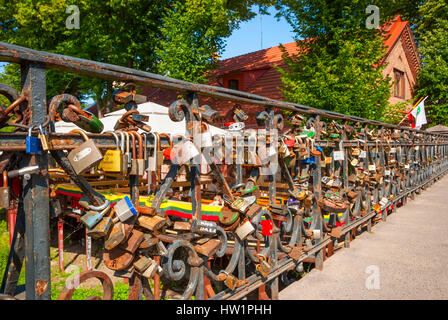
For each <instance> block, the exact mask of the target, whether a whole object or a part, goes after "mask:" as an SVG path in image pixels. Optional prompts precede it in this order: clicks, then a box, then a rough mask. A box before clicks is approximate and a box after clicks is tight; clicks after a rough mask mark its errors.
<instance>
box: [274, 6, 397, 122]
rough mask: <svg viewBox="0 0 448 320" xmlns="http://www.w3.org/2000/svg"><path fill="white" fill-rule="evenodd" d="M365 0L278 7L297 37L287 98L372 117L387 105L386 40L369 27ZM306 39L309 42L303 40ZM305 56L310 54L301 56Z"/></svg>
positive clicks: (285, 73) (288, 58) (288, 59)
mask: <svg viewBox="0 0 448 320" xmlns="http://www.w3.org/2000/svg"><path fill="white" fill-rule="evenodd" d="M369 4H370V1H367V0H357V1H350V0H338V1H331V2H329V1H324V0H318V1H314V0H313V1H311V0H299V1H295V0H283V1H280V3H279V5H278V9H280V15H283V16H284V17H285V18H286V20H287V21H288V22H289V23H290V24H291V26H292V27H293V30H294V32H295V33H296V39H297V40H298V41H297V45H298V54H293V55H288V53H286V51H285V50H284V48H283V52H284V55H283V59H284V62H285V64H286V65H287V68H286V69H285V70H282V69H279V71H280V72H281V73H282V81H283V86H284V88H285V89H284V90H283V93H284V96H285V98H286V100H288V101H293V102H297V103H301V104H305V105H310V106H312V107H316V108H320V109H326V110H332V111H336V112H340V113H345V114H350V115H356V116H360V117H364V118H370V119H380V118H382V116H383V113H384V109H385V107H386V106H387V105H388V99H389V96H390V82H389V81H390V80H389V79H384V77H383V75H382V70H383V69H384V67H385V66H384V65H382V66H379V67H378V66H377V65H378V62H379V61H380V60H381V58H382V57H383V56H384V54H385V49H384V47H383V44H382V37H381V35H380V34H379V32H378V30H376V29H367V28H366V27H365V23H366V19H367V17H368V14H366V13H365V10H366V7H367V5H369ZM301 39H307V40H306V41H300V40H301ZM303 53H306V54H303Z"/></svg>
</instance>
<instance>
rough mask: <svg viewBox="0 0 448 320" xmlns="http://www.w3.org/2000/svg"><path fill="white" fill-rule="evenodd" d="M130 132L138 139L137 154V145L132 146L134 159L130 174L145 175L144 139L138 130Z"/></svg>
mask: <svg viewBox="0 0 448 320" xmlns="http://www.w3.org/2000/svg"><path fill="white" fill-rule="evenodd" d="M129 134H131V135H133V136H134V137H135V138H136V140H138V155H135V154H134V152H135V147H136V146H135V145H133V147H132V152H133V159H132V163H131V170H130V172H129V174H130V175H137V176H143V174H144V173H145V159H144V158H143V147H144V146H143V139H142V136H141V135H140V134H138V133H137V132H136V131H130V132H129Z"/></svg>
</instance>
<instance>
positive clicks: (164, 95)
mask: <svg viewBox="0 0 448 320" xmlns="http://www.w3.org/2000/svg"><path fill="white" fill-rule="evenodd" d="M381 29H382V31H384V34H383V36H384V46H385V47H386V55H385V57H384V58H383V60H382V61H380V63H382V62H383V61H384V59H385V58H386V57H387V55H388V54H389V52H390V51H391V49H392V48H393V46H394V45H395V43H396V42H397V40H398V39H399V38H400V37H401V35H402V34H404V38H405V40H406V39H407V40H406V41H405V42H406V46H407V47H408V49H407V52H406V55H407V56H408V60H409V61H410V64H411V69H412V70H413V71H415V72H416V70H418V68H419V63H420V64H421V61H420V58H419V56H418V53H417V48H416V46H415V42H413V39H412V41H410V39H411V38H412V32H411V31H410V28H409V23H408V22H407V21H402V19H401V17H400V16H397V17H396V18H394V19H393V20H392V21H391V22H390V23H387V24H385V25H383V27H382V28H381ZM405 29H408V32H405V33H403V31H404V30H405ZM283 47H284V48H285V49H286V52H287V53H288V54H289V55H291V54H295V53H298V48H297V43H296V42H295V41H294V42H290V43H286V44H283ZM414 47H415V48H414ZM282 54H283V52H282V50H280V48H279V46H275V47H272V48H268V49H263V50H259V51H255V52H251V53H248V54H244V55H240V56H237V57H233V58H230V59H226V60H222V61H220V62H219V67H218V69H216V70H215V71H213V72H211V73H210V81H209V84H210V85H214V86H221V87H222V86H224V83H223V82H224V81H223V77H232V76H233V75H236V74H238V75H242V76H241V77H242V78H239V79H240V85H241V86H242V87H241V88H240V90H242V91H245V92H249V93H253V94H257V95H261V96H264V97H269V98H273V99H278V100H282V99H283V97H282V92H281V86H282V81H281V74H280V73H279V72H278V71H277V70H276V68H274V67H273V66H276V67H282V68H285V67H286V65H285V64H284V62H283V59H282ZM147 89H148V90H146V91H145V94H150V95H152V96H151V98H150V99H151V100H152V101H155V102H158V103H161V104H163V105H167V106H168V105H169V103H171V102H172V101H174V100H175V99H176V93H175V92H169V91H167V90H163V89H162V90H161V89H150V88H147ZM200 100H201V101H200V103H201V104H203V103H207V104H208V105H210V106H211V107H212V108H214V109H216V110H219V111H221V113H222V114H225V113H226V112H227V111H228V110H229V109H230V108H231V107H232V106H233V105H234V104H235V103H233V102H230V101H224V100H219V99H212V98H205V97H201V98H200ZM262 109H264V108H263V107H258V106H253V107H251V108H249V109H247V108H245V110H246V112H248V113H249V114H250V116H251V117H250V119H251V120H253V119H254V117H252V115H254V114H255V113H256V112H258V111H260V110H262ZM228 120H230V119H228ZM249 122H250V121H249ZM246 125H248V123H246Z"/></svg>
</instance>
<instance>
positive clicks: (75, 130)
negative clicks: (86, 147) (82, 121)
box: [69, 129, 89, 141]
mask: <svg viewBox="0 0 448 320" xmlns="http://www.w3.org/2000/svg"><path fill="white" fill-rule="evenodd" d="M69 133H79V134H80V135H81V136H82V137H83V138H84V140H85V141H88V140H89V137H88V136H87V134H86V133H85V132H84V131H82V130H81V129H73V130H71V131H70V132H69Z"/></svg>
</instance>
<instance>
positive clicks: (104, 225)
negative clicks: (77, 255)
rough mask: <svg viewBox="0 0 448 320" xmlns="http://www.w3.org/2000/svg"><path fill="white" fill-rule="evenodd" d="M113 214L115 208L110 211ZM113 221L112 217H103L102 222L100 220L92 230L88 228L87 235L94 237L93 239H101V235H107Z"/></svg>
mask: <svg viewBox="0 0 448 320" xmlns="http://www.w3.org/2000/svg"><path fill="white" fill-rule="evenodd" d="M110 212H111V213H112V214H113V210H111V211H110ZM112 214H111V215H112ZM112 224H113V221H112V218H111V217H103V219H101V221H100V222H98V223H97V224H96V225H95V227H93V228H92V229H90V230H87V235H88V236H89V237H92V238H93V239H99V238H101V237H105V236H106V235H107V234H108V233H109V230H110V227H111V226H112Z"/></svg>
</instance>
